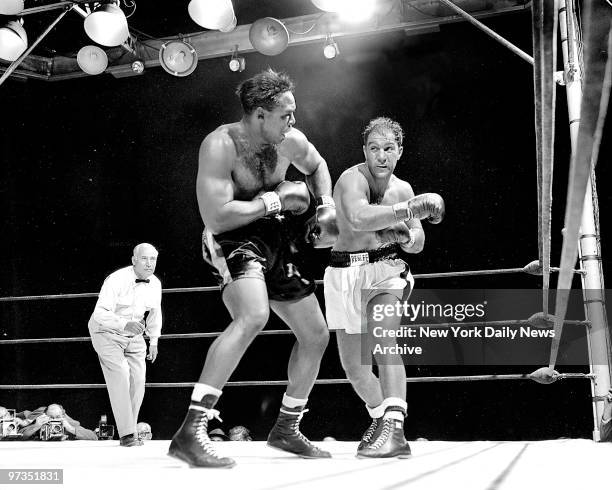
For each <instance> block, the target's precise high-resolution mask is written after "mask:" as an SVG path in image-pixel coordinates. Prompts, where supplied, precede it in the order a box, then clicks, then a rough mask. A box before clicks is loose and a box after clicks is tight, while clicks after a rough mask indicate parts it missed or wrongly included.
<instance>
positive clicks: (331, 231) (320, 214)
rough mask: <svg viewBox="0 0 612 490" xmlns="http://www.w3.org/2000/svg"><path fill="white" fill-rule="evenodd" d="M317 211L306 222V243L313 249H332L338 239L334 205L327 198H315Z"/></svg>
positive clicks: (329, 198) (330, 199) (332, 201)
mask: <svg viewBox="0 0 612 490" xmlns="http://www.w3.org/2000/svg"><path fill="white" fill-rule="evenodd" d="M317 204H318V205H317V210H316V211H315V214H314V216H312V217H311V218H310V219H309V220H308V221H307V222H306V234H305V237H304V238H305V239H306V242H308V243H312V246H313V247H314V248H329V247H333V246H334V244H335V243H336V240H337V239H338V225H337V224H336V205H335V204H334V200H333V199H332V198H331V197H329V196H321V197H318V198H317Z"/></svg>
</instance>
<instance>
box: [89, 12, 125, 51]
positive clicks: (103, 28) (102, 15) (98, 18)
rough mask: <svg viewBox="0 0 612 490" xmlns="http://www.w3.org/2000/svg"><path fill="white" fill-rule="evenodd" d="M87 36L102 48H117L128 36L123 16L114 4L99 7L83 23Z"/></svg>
mask: <svg viewBox="0 0 612 490" xmlns="http://www.w3.org/2000/svg"><path fill="white" fill-rule="evenodd" d="M84 27H85V32H86V33H87V35H88V36H89V37H90V38H91V39H92V40H93V41H95V42H97V43H98V44H101V45H102V46H119V45H120V44H123V43H124V42H125V40H126V39H127V38H128V36H129V35H130V32H129V29H128V24H127V19H126V18H125V14H124V13H123V11H122V10H121V9H120V8H119V6H118V5H117V4H115V3H107V4H104V5H101V6H100V7H98V8H97V9H96V10H94V11H93V12H92V13H91V14H89V15H88V16H87V17H86V18H85V21H84Z"/></svg>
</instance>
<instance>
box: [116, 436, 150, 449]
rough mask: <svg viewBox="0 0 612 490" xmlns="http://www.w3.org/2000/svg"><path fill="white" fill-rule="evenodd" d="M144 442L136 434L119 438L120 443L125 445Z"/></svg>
mask: <svg viewBox="0 0 612 490" xmlns="http://www.w3.org/2000/svg"><path fill="white" fill-rule="evenodd" d="M143 444H144V443H143V442H142V441H141V440H140V439H139V438H138V436H137V435H135V434H128V435H127V436H123V437H121V438H119V445H120V446H123V447H134V446H142V445H143Z"/></svg>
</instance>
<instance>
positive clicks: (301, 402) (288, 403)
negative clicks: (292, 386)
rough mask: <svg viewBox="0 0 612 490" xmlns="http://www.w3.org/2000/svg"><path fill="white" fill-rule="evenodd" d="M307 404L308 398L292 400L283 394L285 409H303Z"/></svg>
mask: <svg viewBox="0 0 612 490" xmlns="http://www.w3.org/2000/svg"><path fill="white" fill-rule="evenodd" d="M307 402H308V398H293V397H292V396H289V395H287V393H285V394H284V395H283V405H284V406H285V407H287V408H296V407H303V406H305V405H306V403H307Z"/></svg>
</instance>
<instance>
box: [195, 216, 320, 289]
mask: <svg viewBox="0 0 612 490" xmlns="http://www.w3.org/2000/svg"><path fill="white" fill-rule="evenodd" d="M289 221H290V218H288V217H284V216H279V217H276V216H270V217H266V218H261V219H258V220H257V221H255V222H253V223H250V224H248V225H246V226H243V227H241V228H238V229H236V230H231V231H228V232H225V233H220V234H218V235H213V234H212V233H210V232H209V231H207V230H206V229H204V233H203V234H202V254H203V256H204V260H205V261H206V262H208V263H209V264H210V265H212V267H213V274H214V275H215V278H216V279H217V282H218V283H219V286H220V287H221V289H222V290H223V288H224V287H225V286H227V285H228V284H229V283H231V282H233V281H236V280H238V279H242V278H245V277H254V278H258V279H261V280H263V281H265V283H266V287H267V290H268V297H269V298H270V299H273V300H277V301H290V300H294V299H299V298H303V297H305V296H308V295H309V294H311V293H312V292H314V290H315V287H316V286H315V281H314V279H313V278H312V277H311V276H310V275H308V273H307V272H306V271H305V270H304V268H303V267H302V268H300V265H301V260H300V255H299V252H298V249H297V246H296V245H295V242H296V240H295V238H296V235H295V230H293V229H292V226H291V223H290V222H289Z"/></svg>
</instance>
